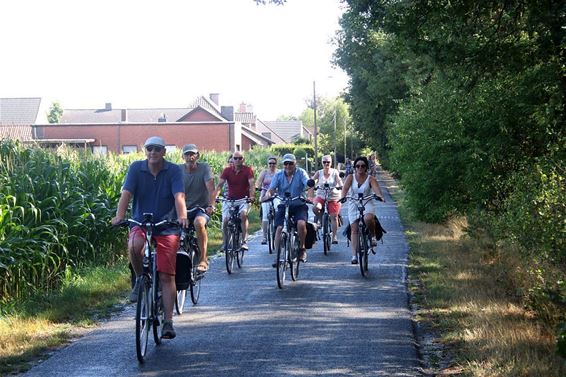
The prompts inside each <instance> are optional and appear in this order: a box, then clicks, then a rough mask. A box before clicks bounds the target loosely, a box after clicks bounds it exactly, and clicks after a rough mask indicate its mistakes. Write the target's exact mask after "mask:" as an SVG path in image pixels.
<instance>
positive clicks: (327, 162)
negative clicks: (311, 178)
mask: <svg viewBox="0 0 566 377" xmlns="http://www.w3.org/2000/svg"><path fill="white" fill-rule="evenodd" d="M322 163H323V164H330V161H322Z"/></svg>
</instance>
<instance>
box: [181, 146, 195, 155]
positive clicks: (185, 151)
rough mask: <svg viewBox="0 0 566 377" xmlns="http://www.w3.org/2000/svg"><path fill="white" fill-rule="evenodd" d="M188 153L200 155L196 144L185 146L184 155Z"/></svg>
mask: <svg viewBox="0 0 566 377" xmlns="http://www.w3.org/2000/svg"><path fill="white" fill-rule="evenodd" d="M187 152H192V153H198V148H197V146H196V145H194V144H185V146H184V147H183V154H185V153H187Z"/></svg>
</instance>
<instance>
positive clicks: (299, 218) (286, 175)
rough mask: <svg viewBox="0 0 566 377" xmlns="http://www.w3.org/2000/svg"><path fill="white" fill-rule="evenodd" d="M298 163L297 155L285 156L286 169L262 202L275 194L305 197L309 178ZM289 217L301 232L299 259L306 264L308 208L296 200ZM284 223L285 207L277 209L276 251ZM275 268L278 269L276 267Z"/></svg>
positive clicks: (272, 183) (273, 180)
mask: <svg viewBox="0 0 566 377" xmlns="http://www.w3.org/2000/svg"><path fill="white" fill-rule="evenodd" d="M296 162H297V159H296V158H295V155H293V154H291V153H287V154H286V155H284V156H283V165H284V168H283V169H282V170H280V171H279V172H277V174H275V176H274V177H273V179H272V180H271V184H270V185H269V190H267V192H266V194H265V195H264V196H263V197H262V198H261V200H262V201H264V200H266V199H269V198H271V197H272V196H273V195H274V194H275V193H277V194H278V195H280V196H284V195H285V193H286V192H288V193H290V196H291V197H292V198H294V197H297V196H303V194H304V191H305V188H306V187H307V182H308V180H309V176H308V174H307V172H306V171H305V170H304V169H302V168H299V167H297V164H296ZM310 196H312V189H309V198H308V199H309V200H310V199H311V198H310ZM289 215H290V216H292V217H293V218H294V219H295V223H296V224H297V231H298V232H299V243H300V245H299V249H300V250H299V259H300V260H301V261H302V262H306V261H307V251H306V248H305V238H306V236H307V223H306V222H307V220H308V207H307V205H306V204H305V203H303V202H302V201H299V200H296V202H295V203H292V205H291V206H290V207H289ZM284 221H285V206H280V207H278V208H277V213H276V214H275V226H276V227H277V230H276V231H275V250H277V249H278V247H279V243H280V241H281V231H282V230H283V222H284ZM273 267H276V265H274V266H273Z"/></svg>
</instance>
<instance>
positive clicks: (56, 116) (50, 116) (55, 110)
mask: <svg viewBox="0 0 566 377" xmlns="http://www.w3.org/2000/svg"><path fill="white" fill-rule="evenodd" d="M62 115H63V108H62V107H61V105H60V104H59V102H53V103H52V104H51V107H50V108H49V112H48V113H47V121H48V122H49V123H59V120H60V119H61V116H62Z"/></svg>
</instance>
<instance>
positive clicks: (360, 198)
mask: <svg viewBox="0 0 566 377" xmlns="http://www.w3.org/2000/svg"><path fill="white" fill-rule="evenodd" d="M371 199H375V200H378V201H380V202H385V200H383V198H382V197H381V196H377V194H371V195H366V196H361V197H355V196H345V197H343V198H342V199H340V202H341V203H345V202H346V200H353V201H356V202H360V201H361V202H363V201H366V202H369V201H370V200H371Z"/></svg>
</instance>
